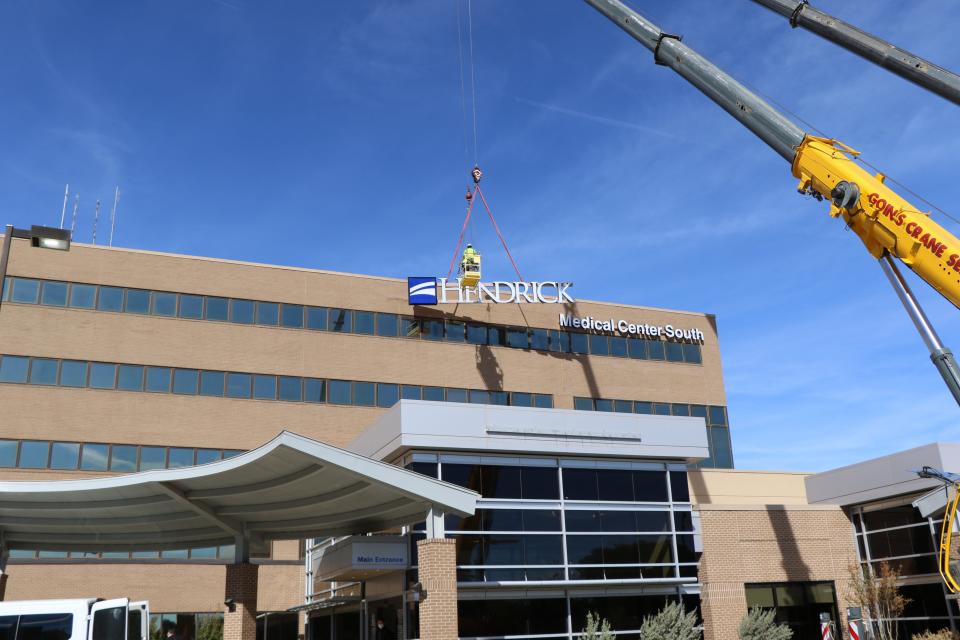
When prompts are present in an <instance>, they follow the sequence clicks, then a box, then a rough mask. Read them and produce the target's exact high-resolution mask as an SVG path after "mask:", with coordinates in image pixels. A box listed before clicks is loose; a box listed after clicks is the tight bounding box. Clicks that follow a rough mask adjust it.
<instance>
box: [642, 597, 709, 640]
mask: <svg viewBox="0 0 960 640" xmlns="http://www.w3.org/2000/svg"><path fill="white" fill-rule="evenodd" d="M700 635H701V631H700V629H699V628H698V627H697V612H696V611H690V612H687V611H686V610H685V609H684V608H683V605H682V604H679V603H677V602H670V603H667V605H666V606H665V607H664V608H663V609H661V610H660V612H659V613H657V614H656V615H652V616H646V617H644V619H643V625H642V626H641V627H640V640H700Z"/></svg>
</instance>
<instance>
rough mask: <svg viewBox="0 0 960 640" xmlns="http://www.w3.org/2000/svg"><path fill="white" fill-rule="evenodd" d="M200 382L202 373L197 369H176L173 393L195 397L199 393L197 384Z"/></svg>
mask: <svg viewBox="0 0 960 640" xmlns="http://www.w3.org/2000/svg"><path fill="white" fill-rule="evenodd" d="M199 380H200V372H199V371H197V370H196V369H174V370H173V392H174V393H181V394H183V395H195V394H196V393H197V383H198V382H199Z"/></svg>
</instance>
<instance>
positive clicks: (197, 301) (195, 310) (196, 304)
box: [178, 293, 203, 320]
mask: <svg viewBox="0 0 960 640" xmlns="http://www.w3.org/2000/svg"><path fill="white" fill-rule="evenodd" d="M178 315H179V316H180V317H181V318H190V319H192V320H200V319H202V318H203V296H191V295H188V294H186V293H183V294H180V310H179V312H178Z"/></svg>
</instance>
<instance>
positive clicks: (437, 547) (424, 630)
mask: <svg viewBox="0 0 960 640" xmlns="http://www.w3.org/2000/svg"><path fill="white" fill-rule="evenodd" d="M417 557H418V560H417V570H418V572H419V578H420V587H421V595H420V639H421V640H455V639H456V638H458V637H459V629H458V622H457V554H456V543H455V541H454V540H453V539H451V538H444V537H443V513H442V512H440V511H438V510H437V509H435V508H432V507H431V509H430V510H429V511H428V512H427V538H426V539H425V540H420V541H419V542H417ZM224 640H226V638H224Z"/></svg>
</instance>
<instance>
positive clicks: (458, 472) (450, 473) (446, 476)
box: [441, 462, 481, 493]
mask: <svg viewBox="0 0 960 640" xmlns="http://www.w3.org/2000/svg"><path fill="white" fill-rule="evenodd" d="M441 473H442V474H443V477H442V478H441V480H443V481H444V482H450V483H452V484H456V485H459V486H461V487H465V488H467V489H471V490H473V491H476V492H478V493H480V492H481V491H480V490H481V485H480V477H481V472H480V465H477V464H457V463H453V462H444V463H443V467H442V471H441Z"/></svg>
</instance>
